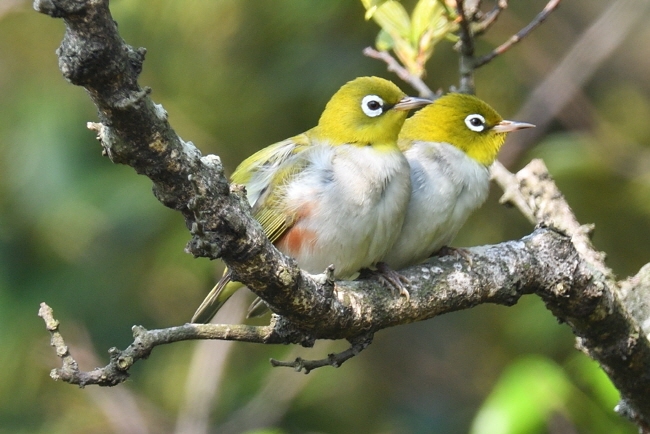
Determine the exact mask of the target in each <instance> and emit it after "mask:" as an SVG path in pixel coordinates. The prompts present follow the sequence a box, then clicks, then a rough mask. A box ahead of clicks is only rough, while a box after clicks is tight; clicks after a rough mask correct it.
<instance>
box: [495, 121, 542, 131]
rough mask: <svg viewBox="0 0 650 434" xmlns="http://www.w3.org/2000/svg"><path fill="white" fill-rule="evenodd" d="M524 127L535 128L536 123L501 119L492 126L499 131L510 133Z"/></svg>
mask: <svg viewBox="0 0 650 434" xmlns="http://www.w3.org/2000/svg"><path fill="white" fill-rule="evenodd" d="M524 128H535V125H533V124H529V123H527V122H514V121H501V122H499V123H498V124H496V125H495V126H494V127H492V131H496V132H497V133H509V132H511V131H516V130H523V129H524Z"/></svg>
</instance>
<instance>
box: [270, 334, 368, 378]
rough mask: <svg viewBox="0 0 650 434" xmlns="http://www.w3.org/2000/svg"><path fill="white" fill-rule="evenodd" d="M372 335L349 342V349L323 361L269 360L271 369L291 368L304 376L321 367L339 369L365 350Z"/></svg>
mask: <svg viewBox="0 0 650 434" xmlns="http://www.w3.org/2000/svg"><path fill="white" fill-rule="evenodd" d="M372 338H373V334H372V333H368V334H365V335H362V336H359V337H357V338H355V339H354V340H351V341H350V344H351V345H350V348H348V349H347V350H345V351H342V352H340V353H331V354H328V355H327V358H325V359H319V360H306V359H303V358H302V357H296V359H295V360H294V361H292V362H283V361H281V360H276V359H271V365H272V366H273V367H278V366H283V367H287V368H293V369H295V370H296V371H297V372H300V371H302V370H304V371H305V374H309V372H311V371H312V370H314V369H317V368H321V367H323V366H333V367H335V368H338V367H340V366H341V365H342V364H343V363H344V362H346V361H348V360H350V359H351V358H352V357H354V356H356V355H358V354H359V353H360V352H361V351H363V350H365V349H366V348H367V347H368V345H370V344H371V343H372Z"/></svg>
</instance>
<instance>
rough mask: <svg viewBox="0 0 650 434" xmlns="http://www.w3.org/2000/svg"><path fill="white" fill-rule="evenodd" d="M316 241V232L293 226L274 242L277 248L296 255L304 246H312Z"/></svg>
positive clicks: (290, 254)
mask: <svg viewBox="0 0 650 434" xmlns="http://www.w3.org/2000/svg"><path fill="white" fill-rule="evenodd" d="M315 243H316V233H315V232H314V231H311V230H308V229H304V228H301V227H298V226H294V227H292V228H291V229H289V230H288V231H286V232H285V233H284V234H283V235H282V236H281V237H280V238H279V239H278V241H277V242H276V246H277V248H278V249H279V250H280V251H282V252H284V253H286V254H288V255H289V256H293V257H296V256H298V255H299V254H300V252H301V250H302V249H304V248H305V247H312V246H313V245H314V244H315Z"/></svg>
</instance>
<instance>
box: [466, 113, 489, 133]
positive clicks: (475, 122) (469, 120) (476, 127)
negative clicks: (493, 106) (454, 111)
mask: <svg viewBox="0 0 650 434" xmlns="http://www.w3.org/2000/svg"><path fill="white" fill-rule="evenodd" d="M465 125H467V128H469V129H470V130H472V131H476V132H477V133H480V132H481V131H483V130H485V118H484V117H483V116H481V115H480V114H478V113H474V114H472V115H469V116H467V117H466V118H465Z"/></svg>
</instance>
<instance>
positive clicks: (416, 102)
mask: <svg viewBox="0 0 650 434" xmlns="http://www.w3.org/2000/svg"><path fill="white" fill-rule="evenodd" d="M432 102H433V101H431V100H430V99H426V98H417V97H415V96H405V97H404V98H402V99H401V100H400V101H399V102H398V103H397V104H395V105H394V106H393V107H392V108H393V109H394V110H411V109H416V108H420V107H423V106H425V105H427V104H431V103H432Z"/></svg>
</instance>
